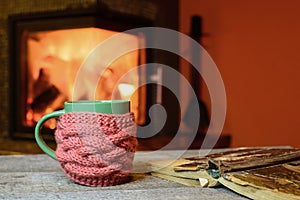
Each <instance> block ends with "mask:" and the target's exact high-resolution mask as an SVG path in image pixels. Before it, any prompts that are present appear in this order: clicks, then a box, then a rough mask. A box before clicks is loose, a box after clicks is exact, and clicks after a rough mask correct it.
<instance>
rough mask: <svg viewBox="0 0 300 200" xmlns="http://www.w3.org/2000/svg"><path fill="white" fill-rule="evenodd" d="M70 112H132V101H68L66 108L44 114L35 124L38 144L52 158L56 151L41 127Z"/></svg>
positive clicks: (65, 104)
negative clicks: (50, 145) (42, 132)
mask: <svg viewBox="0 0 300 200" xmlns="http://www.w3.org/2000/svg"><path fill="white" fill-rule="evenodd" d="M69 112H96V113H102V114H125V113H128V112H130V101H128V100H78V101H67V102H65V103H64V109H63V110H58V111H54V112H52V113H49V114H46V115H44V116H43V117H42V118H41V119H40V120H39V121H38V123H37V124H36V126H35V139H36V142H37V144H38V146H39V147H40V148H41V149H42V150H43V151H44V152H45V153H46V154H47V155H49V156H50V157H51V158H54V159H56V156H55V152H54V151H53V150H52V149H51V148H50V147H48V145H46V143H45V142H44V140H43V138H42V135H41V134H40V129H41V127H42V126H43V124H44V123H45V122H46V121H47V120H49V119H51V118H57V117H60V116H61V115H63V114H65V113H69Z"/></svg>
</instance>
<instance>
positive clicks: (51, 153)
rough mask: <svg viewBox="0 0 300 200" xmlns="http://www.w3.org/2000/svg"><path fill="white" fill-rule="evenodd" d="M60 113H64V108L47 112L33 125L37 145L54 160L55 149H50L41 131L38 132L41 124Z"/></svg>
mask: <svg viewBox="0 0 300 200" xmlns="http://www.w3.org/2000/svg"><path fill="white" fill-rule="evenodd" d="M62 114H65V110H58V111H54V112H52V113H49V114H47V115H44V116H43V117H42V118H41V119H40V120H39V121H38V122H37V124H36V126H35V130H34V136H35V140H36V142H37V144H38V145H39V147H40V148H41V149H42V150H43V151H44V152H45V153H46V154H47V155H48V156H50V157H51V158H53V159H55V160H56V155H55V151H54V150H52V149H51V148H50V147H49V146H48V145H47V144H46V143H45V141H44V140H43V138H42V136H41V133H40V129H41V127H42V126H43V124H44V123H45V122H46V121H47V120H49V119H51V118H56V117H59V116H61V115H62Z"/></svg>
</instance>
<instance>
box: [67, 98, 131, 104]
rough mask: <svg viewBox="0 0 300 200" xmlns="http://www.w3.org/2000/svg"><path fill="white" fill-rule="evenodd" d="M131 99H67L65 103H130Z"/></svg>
mask: <svg viewBox="0 0 300 200" xmlns="http://www.w3.org/2000/svg"><path fill="white" fill-rule="evenodd" d="M129 102H130V101H129V100H123V99H112V100H75V101H66V102H65V104H95V103H101V104H118V103H129Z"/></svg>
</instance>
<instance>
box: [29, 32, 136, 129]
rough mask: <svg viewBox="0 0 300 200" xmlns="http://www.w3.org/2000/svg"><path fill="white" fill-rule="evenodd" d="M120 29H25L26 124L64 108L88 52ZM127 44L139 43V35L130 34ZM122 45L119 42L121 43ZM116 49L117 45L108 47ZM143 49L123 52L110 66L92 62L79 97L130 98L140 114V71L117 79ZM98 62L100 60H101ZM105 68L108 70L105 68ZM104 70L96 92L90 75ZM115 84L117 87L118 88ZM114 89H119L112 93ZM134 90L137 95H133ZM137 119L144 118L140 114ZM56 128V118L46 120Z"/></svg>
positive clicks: (133, 63) (126, 70) (127, 69)
mask: <svg viewBox="0 0 300 200" xmlns="http://www.w3.org/2000/svg"><path fill="white" fill-rule="evenodd" d="M116 33H117V32H114V31H108V30H104V29H99V28H81V29H65V30H53V31H41V32H26V33H24V34H25V36H26V37H25V38H26V46H27V47H26V48H27V49H26V52H27V54H26V56H27V67H28V72H29V73H28V77H27V78H28V84H27V86H26V87H27V91H28V94H27V111H26V123H25V124H26V125H29V126H32V125H34V124H35V123H36V122H37V121H38V120H39V119H40V118H41V117H42V116H43V115H45V114H46V113H50V112H53V111H54V110H58V109H62V108H63V102H64V101H67V100H76V99H72V95H73V88H74V82H75V78H76V75H77V72H78V70H79V68H80V66H81V64H82V63H83V61H84V60H85V59H86V58H87V56H88V55H89V53H90V52H91V51H92V50H93V49H94V48H95V47H96V46H97V45H98V44H99V43H101V42H103V41H104V40H105V39H107V38H109V37H110V36H112V35H114V34H116ZM127 37H128V41H129V43H128V44H122V45H136V46H138V45H139V40H140V38H138V37H137V36H133V35H128V36H127ZM119 45H120V44H119ZM106 51H108V52H114V51H115V49H114V48H112V49H106ZM139 53H140V52H138V51H134V52H131V53H128V54H126V55H123V56H122V57H120V58H118V59H117V60H116V61H114V62H113V63H111V65H110V66H99V65H98V66H93V68H92V71H91V73H90V74H89V75H88V74H87V76H86V80H85V81H84V83H85V84H83V85H82V86H81V87H82V88H79V91H80V92H81V91H82V95H81V96H80V97H79V98H78V99H90V98H91V93H92V94H93V95H92V96H93V97H95V99H130V100H131V101H132V111H133V112H135V115H139V111H138V109H137V106H138V104H139V98H140V97H139V96H138V97H137V96H136V94H135V88H136V87H137V85H138V78H139V77H138V74H134V75H133V76H131V77H130V79H129V78H128V80H123V82H122V83H120V84H119V85H117V82H118V80H119V79H120V78H121V77H122V76H123V75H124V74H125V73H126V72H128V71H129V70H130V69H131V68H133V67H136V66H137V65H139V64H140V63H138V62H139V61H138V57H139V56H141V55H139ZM98 62H99V61H98ZM104 69H105V70H104ZM99 70H102V71H103V73H102V76H101V78H100V77H97V78H100V79H99V81H98V86H97V90H96V92H94V91H91V88H94V86H92V85H90V84H92V83H90V82H89V80H90V78H91V76H93V75H94V74H97V72H98V71H99ZM114 88H117V89H116V90H115V89H114ZM113 91H116V92H114V93H113ZM133 94H135V95H133ZM137 118H138V119H141V118H140V117H139V116H138V117H137ZM46 125H47V126H48V127H49V128H55V120H52V121H51V120H49V121H47V124H46Z"/></svg>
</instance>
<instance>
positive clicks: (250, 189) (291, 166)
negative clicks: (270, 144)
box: [219, 159, 300, 200]
mask: <svg viewBox="0 0 300 200" xmlns="http://www.w3.org/2000/svg"><path fill="white" fill-rule="evenodd" d="M219 182H220V183H221V184H222V185H224V186H226V187H228V188H230V189H231V190H233V191H235V192H237V193H239V194H242V195H244V196H247V197H249V198H252V199H266V200H271V199H283V200H284V199H286V200H292V199H298V200H300V159H297V160H294V161H291V162H288V163H283V164H277V165H272V166H267V167H258V168H254V169H249V170H243V171H237V172H228V173H225V174H223V176H222V177H221V178H220V179H219Z"/></svg>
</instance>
